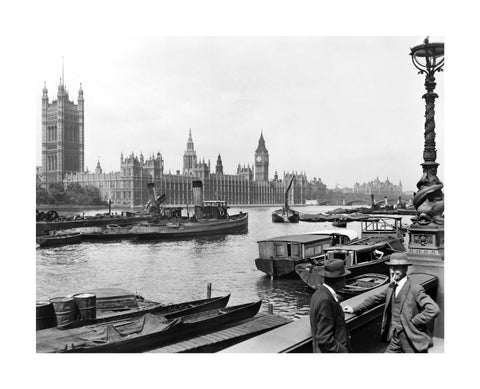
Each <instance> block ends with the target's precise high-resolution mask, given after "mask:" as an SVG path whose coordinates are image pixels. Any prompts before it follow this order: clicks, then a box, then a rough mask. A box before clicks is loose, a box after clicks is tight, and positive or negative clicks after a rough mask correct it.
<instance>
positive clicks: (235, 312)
mask: <svg viewBox="0 0 480 389" xmlns="http://www.w3.org/2000/svg"><path fill="white" fill-rule="evenodd" d="M261 303H262V301H261V300H259V301H257V302H253V303H248V304H241V305H236V306H231V307H227V308H222V309H215V310H210V311H206V312H200V313H195V314H192V315H186V316H181V317H177V318H175V319H171V320H166V319H165V317H163V316H162V315H156V314H151V313H147V314H145V315H142V316H141V317H140V318H138V319H134V320H118V321H114V322H110V323H106V324H99V325H93V326H83V327H79V328H74V329H70V330H61V329H58V328H50V329H45V330H41V331H37V344H36V349H37V352H42V353H43V352H67V353H71V352H73V353H97V352H121V353H126V352H143V351H148V350H151V349H154V348H157V347H160V346H163V345H166V344H170V343H173V342H177V341H179V340H182V339H185V338H187V337H190V336H193V335H197V334H200V333H206V332H211V331H214V330H216V329H218V328H221V327H225V326H227V325H230V324H233V323H236V322H238V321H241V320H244V319H248V318H250V317H253V316H255V315H256V314H257V313H258V311H259V310H260V306H261Z"/></svg>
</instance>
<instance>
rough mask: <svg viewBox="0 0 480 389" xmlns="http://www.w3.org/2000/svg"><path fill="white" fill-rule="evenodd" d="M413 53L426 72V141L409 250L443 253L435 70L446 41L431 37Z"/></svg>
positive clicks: (439, 65)
mask: <svg viewBox="0 0 480 389" xmlns="http://www.w3.org/2000/svg"><path fill="white" fill-rule="evenodd" d="M410 56H411V57H412V62H413V64H414V66H415V67H416V68H417V69H418V70H419V74H425V89H426V91H427V93H425V94H424V95H423V96H422V98H424V99H425V133H424V136H425V144H424V149H423V161H424V162H423V163H422V168H423V175H422V178H420V181H418V183H417V188H418V192H417V193H416V194H415V196H414V199H413V204H414V206H415V209H416V210H417V215H416V217H414V218H412V221H413V222H414V223H413V224H412V225H411V227H410V243H409V251H410V252H413V253H418V254H434V255H442V256H443V247H444V228H443V224H444V218H443V211H444V196H443V192H442V188H443V184H442V183H441V182H440V180H439V179H438V177H437V167H438V163H437V162H436V159H437V150H436V149H435V99H436V98H437V97H438V95H437V94H436V93H434V90H435V86H436V83H435V73H436V72H441V71H443V64H444V44H443V43H433V42H430V41H429V38H428V37H427V38H426V39H425V40H424V41H423V43H422V44H420V45H417V46H415V47H413V48H411V49H410Z"/></svg>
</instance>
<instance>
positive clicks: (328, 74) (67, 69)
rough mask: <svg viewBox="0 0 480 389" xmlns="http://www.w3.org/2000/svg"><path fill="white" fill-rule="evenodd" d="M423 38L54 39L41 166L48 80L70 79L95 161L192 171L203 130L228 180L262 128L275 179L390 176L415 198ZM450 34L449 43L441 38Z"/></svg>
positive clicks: (46, 74) (440, 133)
mask: <svg viewBox="0 0 480 389" xmlns="http://www.w3.org/2000/svg"><path fill="white" fill-rule="evenodd" d="M423 38H424V36H420V35H419V36H415V35H408V36H374V37H358V36H342V37H332V36H311V37H308V36H282V37H268V36H263V37H259V36H257V37H255V36H243V37H240V36H239V37H232V36H223V37H222V36H215V37H204V36H203V37H202V36H186V37H141V36H136V37H111V36H110V37H105V36H97V37H95V38H86V39H85V38H83V39H81V40H80V39H79V40H68V44H64V45H59V44H58V42H56V41H54V40H51V41H47V42H45V44H43V45H42V48H41V50H39V51H38V53H37V54H36V55H37V58H36V66H35V67H34V68H33V69H31V70H32V72H34V75H32V74H30V77H34V79H35V82H36V85H35V88H36V102H37V104H36V111H37V118H36V163H37V165H41V96H42V88H43V85H44V82H45V83H46V86H47V89H48V95H49V99H50V101H52V100H53V99H56V94H57V87H58V85H59V82H60V78H61V76H62V57H63V63H64V65H63V68H64V78H65V85H66V87H67V89H68V91H69V95H70V99H71V100H73V101H74V102H75V103H77V98H78V89H79V85H80V83H82V87H83V91H84V98H85V164H86V167H88V168H89V170H90V171H92V170H94V169H95V166H96V164H97V161H98V160H99V161H100V164H101V166H102V168H103V170H104V171H105V172H110V171H119V170H120V153H121V152H123V153H124V155H128V154H130V153H132V152H133V153H135V154H136V155H139V154H140V153H143V155H144V156H145V157H148V156H149V155H151V154H152V153H155V154H156V153H157V152H160V153H161V154H162V157H163V159H164V164H165V172H169V171H171V172H172V173H175V172H176V170H181V169H182V164H183V153H184V151H185V149H186V143H187V139H188V133H189V130H190V129H191V131H192V137H193V141H194V145H195V150H196V153H197V157H199V158H201V159H205V161H208V160H210V161H211V164H212V170H214V166H215V163H216V160H217V156H218V155H219V154H220V155H221V157H222V161H223V166H224V172H225V173H226V174H235V173H236V169H237V166H238V164H239V163H240V164H241V165H242V166H243V165H248V164H250V165H252V164H253V163H254V151H255V149H256V148H257V145H258V139H259V137H260V134H261V133H263V136H264V139H265V143H266V147H267V149H268V151H269V156H270V167H269V172H270V177H273V174H274V172H275V171H277V172H278V174H279V176H282V175H283V172H290V171H295V172H299V173H300V172H305V173H306V175H307V177H308V178H309V179H313V178H314V177H317V178H320V179H321V180H322V181H323V182H324V183H325V184H326V185H327V187H329V188H334V187H335V186H339V187H352V186H353V185H354V184H355V183H356V182H358V183H364V182H368V181H371V180H374V179H376V178H377V177H378V178H379V179H380V180H381V181H385V180H386V179H387V178H388V179H389V180H390V181H391V182H393V183H394V184H398V183H399V182H400V181H401V182H402V185H403V189H404V190H405V191H414V190H416V183H417V181H418V180H419V179H420V177H421V174H422V169H421V166H420V164H421V163H422V162H423V157H422V152H423V142H424V136H423V131H424V122H425V119H424V113H425V103H424V100H423V99H422V95H423V94H424V93H425V89H424V85H423V84H424V76H422V75H419V74H417V72H418V71H417V70H416V69H415V68H414V66H413V64H412V62H411V59H410V56H409V55H408V54H409V52H410V48H411V47H413V46H415V45H416V44H418V43H420V42H421V41H422V40H423ZM432 38H437V37H432ZM438 38H439V39H443V38H442V37H438ZM436 78H437V88H436V90H435V91H436V93H437V94H438V95H439V98H438V99H437V100H436V110H435V121H436V146H437V162H439V163H440V167H439V170H438V176H439V178H440V180H441V181H442V180H443V167H444V162H443V158H444V141H443V138H444V120H443V117H444V99H445V93H444V84H445V81H444V77H443V73H438V75H437V77H436Z"/></svg>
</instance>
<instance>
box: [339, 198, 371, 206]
mask: <svg viewBox="0 0 480 389" xmlns="http://www.w3.org/2000/svg"><path fill="white" fill-rule="evenodd" d="M355 203H357V204H359V205H365V204H368V205H370V203H369V202H368V200H362V199H357V200H351V201H347V202H345V205H353V204H355Z"/></svg>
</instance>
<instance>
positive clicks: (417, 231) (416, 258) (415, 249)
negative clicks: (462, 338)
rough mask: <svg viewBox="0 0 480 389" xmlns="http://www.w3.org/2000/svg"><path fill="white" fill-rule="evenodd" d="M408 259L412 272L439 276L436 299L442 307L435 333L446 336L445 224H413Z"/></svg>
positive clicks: (409, 231) (410, 229)
mask: <svg viewBox="0 0 480 389" xmlns="http://www.w3.org/2000/svg"><path fill="white" fill-rule="evenodd" d="M408 234H409V244H408V250H407V253H408V259H409V260H410V261H411V262H412V266H411V269H410V272H412V273H426V274H431V275H434V276H436V277H437V278H438V288H437V291H436V295H434V296H433V297H434V299H435V301H436V303H437V304H438V306H439V307H440V314H439V315H438V316H437V318H436V319H435V324H434V330H433V335H434V336H436V337H439V338H443V337H444V317H445V312H444V286H445V280H444V263H445V262H444V236H445V230H444V226H443V225H437V224H433V223H430V224H428V225H420V224H417V223H414V224H412V225H411V226H410V227H409V230H408Z"/></svg>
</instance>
